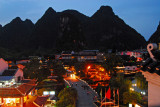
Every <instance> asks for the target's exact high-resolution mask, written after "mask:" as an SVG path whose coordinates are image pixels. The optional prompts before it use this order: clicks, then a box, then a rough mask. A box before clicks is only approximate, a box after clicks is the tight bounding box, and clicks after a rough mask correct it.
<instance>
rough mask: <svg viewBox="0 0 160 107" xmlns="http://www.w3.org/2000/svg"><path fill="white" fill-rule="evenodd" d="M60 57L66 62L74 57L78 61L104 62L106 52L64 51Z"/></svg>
mask: <svg viewBox="0 0 160 107" xmlns="http://www.w3.org/2000/svg"><path fill="white" fill-rule="evenodd" d="M59 59H61V60H62V61H64V62H65V61H66V62H69V61H71V60H72V59H76V60H77V61H78V62H85V61H90V62H103V61H104V53H101V52H99V50H83V51H80V52H74V51H71V52H70V51H63V52H62V53H61V56H60V57H59Z"/></svg>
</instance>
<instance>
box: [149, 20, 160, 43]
mask: <svg viewBox="0 0 160 107" xmlns="http://www.w3.org/2000/svg"><path fill="white" fill-rule="evenodd" d="M149 42H152V43H160V22H159V25H158V27H157V30H156V31H155V32H154V33H153V34H152V36H151V37H150V38H149Z"/></svg>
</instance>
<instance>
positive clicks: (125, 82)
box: [109, 74, 131, 103]
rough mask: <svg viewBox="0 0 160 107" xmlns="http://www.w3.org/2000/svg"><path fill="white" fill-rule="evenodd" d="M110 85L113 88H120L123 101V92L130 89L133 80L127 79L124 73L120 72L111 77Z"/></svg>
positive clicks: (120, 96)
mask: <svg viewBox="0 0 160 107" xmlns="http://www.w3.org/2000/svg"><path fill="white" fill-rule="evenodd" d="M109 85H110V86H111V89H119V99H120V102H121V103H122V102H123V93H124V92H128V91H129V89H130V87H131V81H130V80H129V79H125V78H124V76H123V75H122V74H118V75H117V76H113V77H112V78H111V79H110V83H109Z"/></svg>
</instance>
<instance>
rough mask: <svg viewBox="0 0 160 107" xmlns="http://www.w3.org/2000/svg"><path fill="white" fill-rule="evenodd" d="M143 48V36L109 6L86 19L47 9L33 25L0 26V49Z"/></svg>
mask: <svg viewBox="0 0 160 107" xmlns="http://www.w3.org/2000/svg"><path fill="white" fill-rule="evenodd" d="M145 44H146V41H145V39H144V37H143V36H141V35H140V34H139V33H138V32H137V31H136V30H135V29H133V28H131V27H130V26H129V25H127V24H126V23H125V22H124V21H123V20H122V19H120V18H119V17H118V16H117V15H115V14H114V12H113V10H112V8H111V7H110V6H101V7H100V9H99V10H97V12H95V13H94V14H93V15H92V16H91V17H88V16H86V15H84V14H82V13H80V12H78V11H76V10H64V11H62V12H56V11H55V10H54V9H53V8H51V7H49V8H48V9H47V10H46V12H45V13H44V15H43V16H42V17H41V18H40V19H39V20H38V21H37V22H36V23H35V24H33V23H32V21H31V20H29V19H26V20H25V21H22V20H21V18H20V17H16V18H15V19H13V20H12V21H11V22H10V23H8V24H7V25H5V26H4V27H2V26H0V47H4V48H8V49H14V50H16V51H24V50H30V49H33V50H40V51H46V50H57V51H62V50H77V51H78V50H82V49H100V50H107V49H113V50H133V49H139V48H141V47H143V46H144V45H145Z"/></svg>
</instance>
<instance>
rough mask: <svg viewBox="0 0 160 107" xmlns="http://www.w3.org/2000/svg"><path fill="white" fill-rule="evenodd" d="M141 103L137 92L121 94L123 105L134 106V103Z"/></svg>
mask: <svg viewBox="0 0 160 107" xmlns="http://www.w3.org/2000/svg"><path fill="white" fill-rule="evenodd" d="M141 101H142V96H141V95H140V93H138V92H135V91H128V92H124V93H123V103H124V104H127V103H132V104H136V103H140V102H141Z"/></svg>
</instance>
